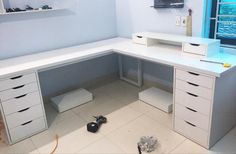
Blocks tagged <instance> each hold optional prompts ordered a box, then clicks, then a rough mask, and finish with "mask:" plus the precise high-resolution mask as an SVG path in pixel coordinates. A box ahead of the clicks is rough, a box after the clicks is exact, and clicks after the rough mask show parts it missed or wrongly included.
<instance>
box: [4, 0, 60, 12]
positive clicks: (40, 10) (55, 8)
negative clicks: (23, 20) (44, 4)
mask: <svg viewBox="0 0 236 154" xmlns="http://www.w3.org/2000/svg"><path fill="white" fill-rule="evenodd" d="M59 10H64V8H58V7H55V6H53V8H52V9H47V10H43V9H39V10H28V11H20V12H6V8H5V6H4V0H0V15H16V14H28V13H38V12H51V11H59Z"/></svg>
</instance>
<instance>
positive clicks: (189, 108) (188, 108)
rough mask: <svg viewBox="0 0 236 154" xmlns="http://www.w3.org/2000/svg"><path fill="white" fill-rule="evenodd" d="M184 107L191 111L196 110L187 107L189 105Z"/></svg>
mask: <svg viewBox="0 0 236 154" xmlns="http://www.w3.org/2000/svg"><path fill="white" fill-rule="evenodd" d="M186 109H188V110H190V111H192V112H197V111H196V110H194V109H191V108H189V107H186Z"/></svg>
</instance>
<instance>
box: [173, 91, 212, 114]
mask: <svg viewBox="0 0 236 154" xmlns="http://www.w3.org/2000/svg"><path fill="white" fill-rule="evenodd" d="M175 102H176V103H177V104H181V105H183V106H187V107H189V108H192V109H194V110H196V111H198V112H199V113H202V114H204V115H210V108H211V105H212V103H211V101H209V100H207V99H204V98H201V97H199V96H197V95H194V94H191V93H189V92H185V91H182V90H179V89H176V90H175Z"/></svg>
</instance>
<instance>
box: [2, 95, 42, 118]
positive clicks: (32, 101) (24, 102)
mask: <svg viewBox="0 0 236 154" xmlns="http://www.w3.org/2000/svg"><path fill="white" fill-rule="evenodd" d="M37 104H41V100H40V94H39V92H38V91H36V92H32V93H28V94H24V95H21V96H18V97H15V98H13V99H10V100H8V101H5V102H2V107H3V111H4V114H5V115H9V114H11V113H15V112H18V111H20V110H23V109H26V108H28V107H31V106H34V105H37Z"/></svg>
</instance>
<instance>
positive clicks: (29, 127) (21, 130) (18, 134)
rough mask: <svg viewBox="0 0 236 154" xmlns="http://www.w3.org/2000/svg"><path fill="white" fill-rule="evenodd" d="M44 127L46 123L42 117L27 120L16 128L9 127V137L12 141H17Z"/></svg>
mask: <svg viewBox="0 0 236 154" xmlns="http://www.w3.org/2000/svg"><path fill="white" fill-rule="evenodd" d="M45 128H46V123H45V120H44V118H43V117H40V118H38V119H35V120H32V121H28V122H27V123H25V124H22V125H20V126H18V127H16V128H13V129H10V137H11V141H12V142H16V141H19V140H21V139H24V138H26V137H29V136H32V135H34V134H36V133H38V132H40V131H43V130H44V129H45Z"/></svg>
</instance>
